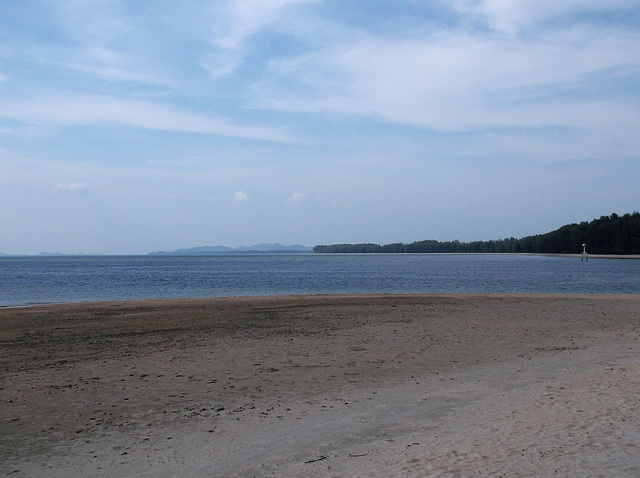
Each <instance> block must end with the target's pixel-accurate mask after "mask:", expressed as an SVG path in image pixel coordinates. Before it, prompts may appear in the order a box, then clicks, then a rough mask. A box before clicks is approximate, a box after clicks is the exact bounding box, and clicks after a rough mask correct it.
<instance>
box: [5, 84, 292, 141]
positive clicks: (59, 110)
mask: <svg viewBox="0 0 640 478" xmlns="http://www.w3.org/2000/svg"><path fill="white" fill-rule="evenodd" d="M0 117H5V118H11V119H14V120H19V121H22V122H24V123H27V124H34V125H39V126H53V127H64V126H78V125H80V126H82V125H92V124H100V123H115V124H123V125H128V126H133V127H137V128H145V129H151V130H158V131H178V132H188V133H200V134H211V135H222V136H231V137H239V138H247V139H255V140H264V141H277V142H290V141H292V138H291V137H289V136H288V135H287V133H286V132H284V131H282V130H278V129H272V128H267V127H260V126H248V125H244V124H234V123H233V122H231V121H228V120H225V119H220V118H216V117H214V116H209V115H206V114H201V113H193V112H189V111H185V110H182V109H179V108H175V107H171V106H167V105H163V104H160V103H152V102H145V101H136V100H131V101H128V100H126V99H124V98H116V97H109V96H97V95H69V96H62V95H57V96H50V97H42V98H34V99H29V100H16V101H0Z"/></svg>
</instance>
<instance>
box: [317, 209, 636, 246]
mask: <svg viewBox="0 0 640 478" xmlns="http://www.w3.org/2000/svg"><path fill="white" fill-rule="evenodd" d="M582 244H587V252H588V253H589V254H640V213H638V212H634V213H632V214H625V215H624V216H618V215H617V214H615V213H614V214H611V216H602V217H600V218H599V219H594V220H593V221H591V222H586V221H585V222H581V223H580V224H567V225H566V226H562V227H561V228H559V229H556V230H555V231H551V232H547V233H546V234H537V235H535V236H527V237H523V238H520V239H516V238H513V237H510V238H508V239H497V240H491V241H474V242H460V241H444V242H442V241H435V240H425V241H417V242H412V243H410V244H405V243H402V242H397V243H393V244H386V245H379V244H333V245H327V246H323V245H319V246H315V247H314V248H313V251H314V252H318V253H363V252H364V253H386V252H388V253H402V252H405V253H456V252H458V253H478V252H480V253H538V254H578V253H580V252H582Z"/></svg>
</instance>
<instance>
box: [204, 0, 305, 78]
mask: <svg viewBox="0 0 640 478" xmlns="http://www.w3.org/2000/svg"><path fill="white" fill-rule="evenodd" d="M313 1H315V0H270V1H263V0H227V1H224V2H219V3H218V4H216V5H215V6H214V7H213V9H212V11H211V14H210V17H209V18H210V19H211V33H210V37H209V40H210V45H211V50H210V52H209V53H207V54H206V55H204V56H203V58H202V60H201V65H202V66H203V67H204V68H206V69H207V70H208V71H209V72H210V74H211V75H212V76H213V77H219V76H224V75H228V74H230V73H232V72H233V71H235V70H236V68H238V66H239V65H240V64H241V63H242V62H243V60H244V59H245V57H246V55H247V54H248V48H247V43H248V41H249V40H250V38H251V37H252V36H253V35H255V34H256V33H258V32H259V31H260V30H261V29H263V28H265V27H268V26H269V25H270V24H272V23H274V22H275V21H276V20H277V19H278V18H279V17H280V16H281V15H282V14H283V12H284V11H285V10H286V9H287V7H291V6H294V5H296V4H301V3H310V2H313Z"/></svg>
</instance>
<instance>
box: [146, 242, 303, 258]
mask: <svg viewBox="0 0 640 478" xmlns="http://www.w3.org/2000/svg"><path fill="white" fill-rule="evenodd" d="M304 252H312V249H311V248H310V247H306V246H301V245H299V244H295V245H292V246H283V245H282V244H277V243H276V244H255V245H253V246H249V247H247V246H242V247H235V248H232V247H227V246H200V247H191V248H188V249H176V250H175V251H156V252H149V254H148V255H150V256H175V255H180V256H206V255H217V254H266V253H279V254H295V253H304Z"/></svg>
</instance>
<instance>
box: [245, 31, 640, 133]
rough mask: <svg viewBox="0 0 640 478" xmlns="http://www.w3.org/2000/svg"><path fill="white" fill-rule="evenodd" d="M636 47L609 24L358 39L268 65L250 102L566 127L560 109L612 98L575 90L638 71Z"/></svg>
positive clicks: (599, 90) (394, 117)
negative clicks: (514, 33) (520, 32)
mask: <svg viewBox="0 0 640 478" xmlns="http://www.w3.org/2000/svg"><path fill="white" fill-rule="evenodd" d="M638 44H640V34H638V33H637V32H630V31H626V30H624V29H617V28H614V27H607V26H599V27H598V28H595V27H593V28H591V27H590V26H571V27H570V28H566V29H559V30H557V31H556V30H551V31H548V32H546V33H545V39H544V41H538V42H531V41H528V40H526V39H507V38H505V37H504V36H500V35H493V34H490V33H487V34H473V35H472V34H469V33H465V32H461V31H455V32H452V31H445V30H443V31H441V32H439V33H437V34H429V35H427V36H424V37H422V38H414V39H409V40H407V39H402V38H400V39H397V38H396V39H394V38H374V37H366V36H364V37H363V36H362V35H360V36H359V37H358V38H354V41H353V42H351V44H349V45H344V44H339V45H329V46H328V47H327V48H326V49H324V50H322V51H317V52H313V53H308V54H306V55H302V56H299V57H297V58H291V59H287V60H283V61H279V62H275V61H274V62H272V68H273V70H272V71H273V73H274V77H273V78H272V79H271V81H265V82H263V83H262V84H261V85H260V86H261V88H260V90H258V93H257V96H256V100H255V101H256V102H257V103H258V104H260V103H262V105H263V106H264V107H265V108H274V109H282V110H286V111H292V112H304V111H306V112H316V113H317V112H323V113H342V114H347V115H360V116H364V117H373V118H379V119H382V120H384V121H390V122H395V123H401V124H408V125H416V126H421V127H428V128H432V129H436V130H444V131H459V130H474V129H489V128H497V127H510V128H518V127H531V128H539V127H546V126H552V127H557V126H568V127H573V126H575V121H576V120H577V121H579V122H580V121H582V118H581V117H575V116H572V115H566V114H565V112H566V111H568V110H585V109H589V108H590V107H593V108H600V104H597V105H593V102H594V101H595V102H598V103H602V102H603V101H606V100H608V99H609V98H602V97H601V96H604V97H606V96H608V95H609V96H610V95H616V94H619V92H618V91H617V90H607V89H606V87H605V86H602V85H597V84H594V85H591V86H592V88H593V90H592V92H594V93H596V95H583V96H582V97H576V96H575V95H574V94H573V91H576V92H580V91H585V87H586V86H590V85H589V81H593V75H595V74H599V73H601V72H607V71H613V70H620V69H631V70H637V68H638V67H637V65H638V64H640V50H639V49H638V48H637V45H638ZM292 84H293V85H297V86H298V88H297V89H296V88H292V87H291V85H292ZM559 91H563V92H564V95H563V94H559V93H558V92H559ZM624 103H625V102H624V101H622V102H620V104H617V103H616V102H613V101H610V102H608V109H613V110H619V112H620V113H623V112H624V110H626V109H628V105H625V104H624ZM532 113H534V114H532ZM590 126H591V127H593V128H594V129H598V128H600V126H601V125H600V124H599V123H592V124H590Z"/></svg>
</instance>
